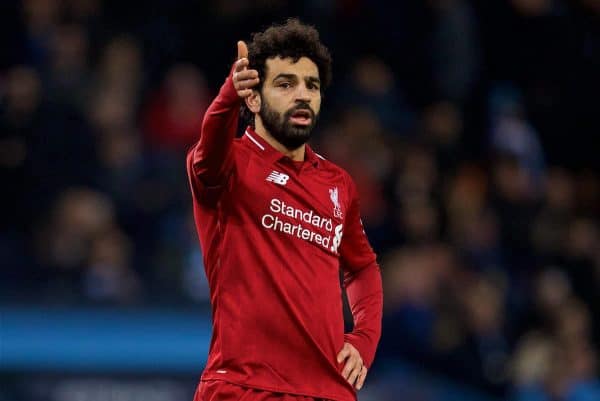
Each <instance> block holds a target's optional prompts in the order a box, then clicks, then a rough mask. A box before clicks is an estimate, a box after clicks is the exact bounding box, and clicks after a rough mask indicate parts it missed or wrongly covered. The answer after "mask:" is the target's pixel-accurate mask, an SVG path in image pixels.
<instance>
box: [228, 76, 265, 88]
mask: <svg viewBox="0 0 600 401" xmlns="http://www.w3.org/2000/svg"><path fill="white" fill-rule="evenodd" d="M258 81H259V79H258V78H254V79H245V80H243V81H237V82H234V83H233V86H234V87H235V89H236V90H242V89H250V88H253V87H255V86H256V84H258Z"/></svg>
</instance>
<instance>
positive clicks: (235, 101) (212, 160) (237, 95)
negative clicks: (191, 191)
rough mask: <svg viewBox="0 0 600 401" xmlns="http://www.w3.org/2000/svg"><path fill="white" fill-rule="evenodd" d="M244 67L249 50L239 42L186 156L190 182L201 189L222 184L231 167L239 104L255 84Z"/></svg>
mask: <svg viewBox="0 0 600 401" xmlns="http://www.w3.org/2000/svg"><path fill="white" fill-rule="evenodd" d="M247 67H248V50H247V48H246V45H245V43H244V42H238V60H237V61H236V62H235V64H234V65H233V67H232V68H231V73H230V74H229V76H228V77H227V79H226V80H225V83H224V84H223V86H221V90H220V91H219V94H218V95H217V97H216V98H215V99H214V100H213V102H212V103H211V105H210V106H209V108H208V110H207V111H206V114H205V115H204V120H203V121H202V130H201V133H200V140H199V141H198V142H197V143H196V144H195V145H194V146H193V147H192V148H191V149H190V151H189V153H188V157H187V162H188V164H187V165H188V173H189V174H190V177H191V178H194V177H195V178H197V180H192V181H193V182H194V181H199V182H198V185H200V186H201V187H217V186H220V185H222V184H223V183H224V182H225V181H226V180H227V177H228V175H229V172H230V171H231V169H232V167H233V163H232V157H231V146H232V143H233V139H234V138H235V134H236V130H237V125H238V116H239V107H240V102H241V99H243V98H245V97H248V96H249V95H250V94H251V93H252V89H251V88H252V87H253V86H255V85H256V84H257V83H258V72H257V71H256V70H249V69H248V68H247Z"/></svg>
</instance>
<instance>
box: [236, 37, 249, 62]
mask: <svg viewBox="0 0 600 401" xmlns="http://www.w3.org/2000/svg"><path fill="white" fill-rule="evenodd" d="M237 51H238V52H237V53H238V55H237V58H238V60H239V59H242V58H246V59H247V58H248V46H246V42H244V41H243V40H238V42H237Z"/></svg>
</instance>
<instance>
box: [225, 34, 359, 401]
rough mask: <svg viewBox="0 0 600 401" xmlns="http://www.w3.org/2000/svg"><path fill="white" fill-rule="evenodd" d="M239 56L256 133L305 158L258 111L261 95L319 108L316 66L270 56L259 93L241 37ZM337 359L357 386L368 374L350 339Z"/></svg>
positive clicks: (280, 108) (274, 102) (277, 105)
mask: <svg viewBox="0 0 600 401" xmlns="http://www.w3.org/2000/svg"><path fill="white" fill-rule="evenodd" d="M237 48H238V57H237V58H238V59H237V61H236V63H235V68H234V71H233V76H232V79H233V85H234V87H235V89H236V91H237V94H238V96H239V97H240V98H241V99H243V100H244V101H245V102H246V105H247V106H248V108H249V109H250V111H252V112H253V113H254V116H255V125H256V133H257V134H258V135H260V136H261V137H263V138H264V139H265V140H266V141H267V142H268V143H269V144H270V145H271V146H273V147H274V148H275V149H277V150H279V151H280V152H281V153H283V154H285V155H287V156H288V157H290V158H291V159H292V160H296V161H302V160H304V152H305V145H302V146H300V147H299V148H297V149H287V148H286V147H285V146H283V145H282V144H281V143H279V142H278V141H277V140H276V139H275V138H273V136H272V135H271V134H270V133H269V132H268V130H267V129H266V128H265V127H264V125H263V123H262V121H261V118H260V115H259V114H258V112H259V111H260V105H261V102H262V98H261V96H265V98H266V99H267V100H268V103H269V105H271V107H272V108H273V109H275V110H276V111H277V112H279V113H281V114H283V113H285V112H286V111H287V110H289V109H291V108H292V107H294V106H295V105H296V104H298V102H307V103H308V104H309V105H310V108H311V109H312V110H313V111H314V113H315V115H316V114H318V113H319V111H320V109H321V91H320V80H319V69H318V68H317V65H316V64H315V63H314V62H313V61H311V60H310V59H309V58H307V57H301V58H300V59H299V60H298V61H297V62H296V63H294V62H293V60H292V59H289V58H287V59H282V58H270V59H268V60H267V62H266V63H267V68H266V70H267V74H266V75H267V76H266V77H265V82H264V83H263V89H262V92H263V93H262V95H261V93H260V92H259V91H257V90H255V89H253V88H254V87H255V86H256V85H258V83H259V78H258V71H256V70H254V69H249V68H248V66H249V62H248V47H247V46H246V43H245V42H243V41H239V42H238V43H237ZM337 363H338V364H340V365H341V364H342V363H343V364H344V368H343V369H342V376H343V377H344V379H346V380H347V381H348V383H350V385H352V386H354V387H355V388H356V389H357V390H360V389H361V388H362V386H363V385H364V382H365V379H366V377H367V368H366V367H365V365H364V364H363V360H362V358H361V356H360V353H359V352H358V350H357V349H356V348H355V347H354V346H353V345H352V344H350V343H344V346H343V348H342V349H341V350H340V352H339V353H338V355H337Z"/></svg>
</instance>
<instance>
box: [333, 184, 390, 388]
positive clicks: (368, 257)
mask: <svg viewBox="0 0 600 401" xmlns="http://www.w3.org/2000/svg"><path fill="white" fill-rule="evenodd" d="M351 196H352V198H351V199H352V200H351V205H350V208H349V209H348V212H347V215H346V227H345V229H344V236H343V237H342V242H341V244H340V259H341V266H342V269H343V270H344V287H345V288H346V293H347V295H348V301H349V304H350V309H351V311H352V317H353V319H354V329H353V330H352V332H351V333H347V334H345V335H344V339H345V342H346V343H348V344H350V345H351V346H352V347H353V348H354V349H355V350H356V351H358V354H359V356H360V358H359V360H358V362H357V363H356V365H355V367H352V366H348V365H350V359H349V363H347V365H346V367H345V368H344V372H343V373H342V374H344V377H346V378H349V380H350V381H351V384H352V383H353V381H354V380H352V379H353V373H356V387H357V389H360V387H362V383H363V382H364V378H365V376H366V370H367V369H368V368H370V367H371V364H372V363H373V360H374V358H375V351H376V349H377V344H378V343H379V338H380V337H381V318H382V310H383V288H382V283H381V273H380V271H379V266H378V265H377V261H376V256H375V253H374V252H373V249H372V248H371V246H370V245H369V242H368V240H367V237H366V235H365V232H364V230H363V227H362V222H361V220H360V206H359V201H358V196H357V194H356V189H355V187H354V184H353V183H352V185H351ZM345 348H348V349H349V351H346V353H347V354H348V355H349V356H351V355H352V350H351V348H350V347H345ZM341 353H344V351H343V350H342V352H341ZM344 355H345V354H344ZM357 365H361V366H360V368H364V369H362V370H361V369H359V367H358V366H357ZM363 365H364V366H363ZM353 369H354V370H353ZM345 373H346V374H347V375H346V374H345Z"/></svg>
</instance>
